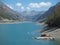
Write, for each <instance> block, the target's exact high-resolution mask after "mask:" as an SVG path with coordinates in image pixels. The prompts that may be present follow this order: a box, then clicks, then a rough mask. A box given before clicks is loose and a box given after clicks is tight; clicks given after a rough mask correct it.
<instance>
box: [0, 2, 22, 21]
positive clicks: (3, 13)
mask: <svg viewBox="0 0 60 45" xmlns="http://www.w3.org/2000/svg"><path fill="white" fill-rule="evenodd" d="M22 17H23V16H22V15H21V14H20V13H18V12H16V11H14V10H12V9H10V8H9V7H8V6H7V5H5V4H4V3H2V2H0V20H4V19H8V20H22Z"/></svg>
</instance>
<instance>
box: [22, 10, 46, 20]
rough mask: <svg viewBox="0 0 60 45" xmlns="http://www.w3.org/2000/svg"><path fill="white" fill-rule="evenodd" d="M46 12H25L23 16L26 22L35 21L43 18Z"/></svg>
mask: <svg viewBox="0 0 60 45" xmlns="http://www.w3.org/2000/svg"><path fill="white" fill-rule="evenodd" d="M44 12H45V11H35V10H32V11H24V12H22V15H23V16H25V18H26V20H28V21H35V19H36V18H38V17H39V16H41V15H42V14H43V13H44Z"/></svg>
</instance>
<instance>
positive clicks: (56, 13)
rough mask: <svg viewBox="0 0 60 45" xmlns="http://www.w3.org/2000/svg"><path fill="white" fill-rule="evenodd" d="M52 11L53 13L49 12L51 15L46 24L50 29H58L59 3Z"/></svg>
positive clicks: (59, 22) (59, 21) (59, 19)
mask: <svg viewBox="0 0 60 45" xmlns="http://www.w3.org/2000/svg"><path fill="white" fill-rule="evenodd" d="M52 10H53V12H51V15H50V16H49V17H48V18H47V19H48V20H47V21H46V24H48V25H49V26H52V27H53V26H56V27H60V2H59V3H57V4H56V5H55V6H54V7H53V9H52Z"/></svg>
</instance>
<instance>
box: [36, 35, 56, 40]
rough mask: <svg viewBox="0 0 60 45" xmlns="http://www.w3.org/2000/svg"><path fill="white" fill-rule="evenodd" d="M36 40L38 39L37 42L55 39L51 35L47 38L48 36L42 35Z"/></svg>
mask: <svg viewBox="0 0 60 45" xmlns="http://www.w3.org/2000/svg"><path fill="white" fill-rule="evenodd" d="M35 39H37V40H54V39H55V38H54V37H52V36H50V35H49V36H47V35H46V34H42V35H41V36H39V37H35Z"/></svg>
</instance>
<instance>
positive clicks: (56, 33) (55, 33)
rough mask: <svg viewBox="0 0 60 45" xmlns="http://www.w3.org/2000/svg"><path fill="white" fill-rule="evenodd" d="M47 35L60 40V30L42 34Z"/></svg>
mask: <svg viewBox="0 0 60 45" xmlns="http://www.w3.org/2000/svg"><path fill="white" fill-rule="evenodd" d="M43 33H45V34H47V35H51V36H52V37H55V39H60V29H56V30H54V31H51V32H47V31H46V32H42V34H43Z"/></svg>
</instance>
